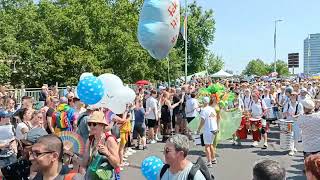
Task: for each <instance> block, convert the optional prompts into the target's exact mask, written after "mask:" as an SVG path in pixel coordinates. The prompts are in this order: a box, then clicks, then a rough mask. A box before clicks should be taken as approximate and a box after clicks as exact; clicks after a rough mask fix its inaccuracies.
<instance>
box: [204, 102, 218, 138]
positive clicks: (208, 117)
mask: <svg viewBox="0 0 320 180" xmlns="http://www.w3.org/2000/svg"><path fill="white" fill-rule="evenodd" d="M200 117H201V118H202V119H203V120H204V127H203V131H204V132H211V131H216V130H217V129H218V125H217V113H216V110H215V109H214V108H213V107H211V106H206V107H204V108H203V109H202V111H201V113H200Z"/></svg>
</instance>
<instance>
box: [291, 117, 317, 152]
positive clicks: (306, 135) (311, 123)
mask: <svg viewBox="0 0 320 180" xmlns="http://www.w3.org/2000/svg"><path fill="white" fill-rule="evenodd" d="M297 124H298V125H299V127H300V129H301V130H302V144H303V151H304V152H317V151H320V136H319V132H320V113H313V114H309V115H303V116H299V118H298V121H297Z"/></svg>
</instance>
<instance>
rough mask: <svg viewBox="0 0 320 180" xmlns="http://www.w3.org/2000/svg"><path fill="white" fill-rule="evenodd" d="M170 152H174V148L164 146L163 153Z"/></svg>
mask: <svg viewBox="0 0 320 180" xmlns="http://www.w3.org/2000/svg"><path fill="white" fill-rule="evenodd" d="M169 152H172V150H170V149H169V148H164V149H163V153H164V154H168V153H169Z"/></svg>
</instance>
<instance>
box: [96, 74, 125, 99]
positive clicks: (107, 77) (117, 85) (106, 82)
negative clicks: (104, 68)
mask: <svg viewBox="0 0 320 180" xmlns="http://www.w3.org/2000/svg"><path fill="white" fill-rule="evenodd" d="M98 78H99V79H100V80H101V81H102V83H103V87H104V93H105V95H107V96H111V95H112V93H113V92H116V91H118V90H119V89H122V88H123V82H122V80H121V79H120V78H119V77H118V76H116V75H114V74H109V73H106V74H102V75H100V76H99V77H98Z"/></svg>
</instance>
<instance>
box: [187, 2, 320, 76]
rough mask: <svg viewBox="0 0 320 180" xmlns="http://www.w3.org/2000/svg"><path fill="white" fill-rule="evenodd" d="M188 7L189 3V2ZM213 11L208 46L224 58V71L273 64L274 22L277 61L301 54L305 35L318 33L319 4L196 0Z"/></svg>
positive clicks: (319, 27) (319, 25)
mask: <svg viewBox="0 0 320 180" xmlns="http://www.w3.org/2000/svg"><path fill="white" fill-rule="evenodd" d="M188 2H189V3H191V2H192V1H191V0H188ZM197 2H198V3H199V4H200V5H201V6H203V7H205V8H206V9H213V10H214V12H215V20H216V33H215V40H214V42H213V44H212V45H211V46H210V50H212V51H213V52H214V53H216V54H217V55H221V56H223V58H224V60H225V69H230V70H233V71H234V72H241V71H242V70H243V69H244V68H245V66H246V64H247V63H248V62H249V60H251V59H254V58H261V59H263V60H265V61H266V62H268V63H270V62H272V61H273V52H274V51H273V34H274V22H273V21H274V20H275V19H283V20H284V21H283V22H281V23H279V25H278V41H277V42H278V44H277V47H278V48H277V50H278V55H277V57H278V59H283V60H286V61H287V56H288V53H290V52H299V53H300V68H299V70H300V71H302V67H301V66H302V63H303V40H304V39H305V38H307V37H308V33H320V0H197Z"/></svg>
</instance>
